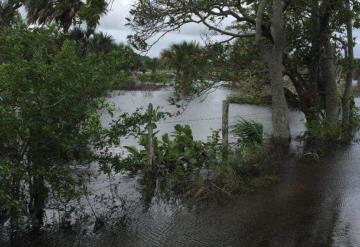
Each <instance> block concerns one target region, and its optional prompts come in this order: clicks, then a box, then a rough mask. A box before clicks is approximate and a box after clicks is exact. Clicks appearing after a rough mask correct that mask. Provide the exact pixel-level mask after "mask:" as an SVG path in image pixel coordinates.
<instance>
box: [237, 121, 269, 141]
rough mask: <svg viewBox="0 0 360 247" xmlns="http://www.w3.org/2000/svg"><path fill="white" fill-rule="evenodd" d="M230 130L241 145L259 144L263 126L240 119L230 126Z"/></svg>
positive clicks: (261, 138)
mask: <svg viewBox="0 0 360 247" xmlns="http://www.w3.org/2000/svg"><path fill="white" fill-rule="evenodd" d="M232 132H233V134H234V135H235V137H236V138H237V139H238V144H241V145H246V146H248V145H261V144H262V142H263V126H262V125H261V124H259V123H256V122H254V121H247V120H245V119H240V120H239V121H238V122H237V123H236V124H235V125H234V126H232Z"/></svg>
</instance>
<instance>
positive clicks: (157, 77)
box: [139, 73, 169, 84]
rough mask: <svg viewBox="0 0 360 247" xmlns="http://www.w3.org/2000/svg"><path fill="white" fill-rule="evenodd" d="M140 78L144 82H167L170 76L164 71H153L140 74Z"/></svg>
mask: <svg viewBox="0 0 360 247" xmlns="http://www.w3.org/2000/svg"><path fill="white" fill-rule="evenodd" d="M139 80H140V81H142V82H150V83H161V84H166V83H168V82H169V77H168V76H167V75H165V74H162V73H151V74H141V75H139Z"/></svg>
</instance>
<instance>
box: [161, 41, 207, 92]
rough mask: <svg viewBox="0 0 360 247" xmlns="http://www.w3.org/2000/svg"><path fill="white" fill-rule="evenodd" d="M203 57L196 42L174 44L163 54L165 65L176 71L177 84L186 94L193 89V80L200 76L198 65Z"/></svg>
mask: <svg viewBox="0 0 360 247" xmlns="http://www.w3.org/2000/svg"><path fill="white" fill-rule="evenodd" d="M201 57H202V49H201V47H200V46H199V44H198V43H196V42H186V41H184V42H182V43H180V44H173V45H172V46H171V47H170V48H169V49H166V50H164V51H162V53H161V58H162V59H163V61H164V62H165V64H167V65H168V66H169V68H171V69H174V70H175V71H176V82H178V83H179V84H180V86H181V88H182V90H183V92H184V93H186V94H188V93H189V91H190V89H191V82H192V80H193V79H196V78H195V77H196V76H197V75H198V73H197V72H198V67H197V65H200V64H201Z"/></svg>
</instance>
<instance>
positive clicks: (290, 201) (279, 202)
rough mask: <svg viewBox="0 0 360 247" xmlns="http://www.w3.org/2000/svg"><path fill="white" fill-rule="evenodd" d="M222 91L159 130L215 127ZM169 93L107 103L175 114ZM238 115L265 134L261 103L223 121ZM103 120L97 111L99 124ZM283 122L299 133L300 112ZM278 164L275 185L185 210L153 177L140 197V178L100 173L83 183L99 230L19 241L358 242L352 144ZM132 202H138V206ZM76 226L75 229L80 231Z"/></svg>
mask: <svg viewBox="0 0 360 247" xmlns="http://www.w3.org/2000/svg"><path fill="white" fill-rule="evenodd" d="M229 93H230V92H229V91H228V90H227V89H220V90H217V91H215V92H214V93H212V94H210V95H209V96H208V97H207V98H205V99H196V100H194V101H192V102H191V103H190V105H189V106H188V107H187V109H186V110H185V111H184V112H183V114H182V115H180V116H178V117H176V118H172V119H167V120H164V121H163V122H162V123H160V124H159V125H158V127H159V131H160V133H164V132H171V131H172V130H173V126H174V125H175V124H177V123H179V124H189V125H190V126H191V127H192V129H193V132H194V136H195V138H197V139H202V140H204V139H206V137H207V136H208V135H209V134H210V129H211V128H213V129H216V128H220V127H221V103H222V100H223V99H225V97H226V96H227V95H228V94H229ZM169 96H171V91H170V90H159V91H153V92H139V91H137V92H116V93H114V94H113V95H112V97H111V98H110V101H111V102H112V103H114V105H115V116H114V117H115V118H116V115H119V114H121V113H122V112H125V111H127V112H131V111H134V110H135V109H136V107H139V106H140V105H142V106H144V107H146V106H147V104H148V103H149V102H151V103H153V104H154V106H157V105H160V106H162V107H163V110H165V111H176V109H175V108H173V107H172V106H170V105H169V104H168V103H167V98H168V97H169ZM357 104H358V105H359V104H360V101H359V100H357ZM239 116H241V117H243V118H245V119H252V120H255V121H258V122H260V123H262V124H263V125H264V130H265V133H268V134H269V133H270V131H271V112H270V109H269V108H268V107H258V106H249V105H231V107H230V122H232V123H234V121H236V119H237V118H238V117H239ZM110 120H111V119H110V118H109V117H108V116H104V118H103V124H105V125H106V124H108V123H109V121H110ZM291 126H292V135H293V136H296V135H298V134H301V133H302V132H303V131H304V118H303V115H302V114H300V113H299V112H292V113H291ZM134 143H135V142H134V140H132V139H128V140H124V141H123V144H124V145H129V144H134ZM282 166H283V169H282V172H281V174H280V182H279V183H277V184H275V185H272V186H269V187H267V188H263V189H260V190H258V191H257V192H253V193H249V194H243V195H234V196H232V197H229V198H222V199H221V200H220V201H219V200H217V201H211V202H206V203H202V204H201V205H198V206H192V207H189V206H186V205H184V204H182V203H181V202H179V201H178V200H177V199H176V198H174V199H173V200H172V199H171V195H170V196H163V195H162V194H161V193H158V190H157V187H158V186H159V185H158V184H157V182H155V184H153V185H154V188H155V189H154V190H153V191H152V193H150V194H151V195H150V196H149V195H145V194H146V193H144V191H142V189H141V188H142V187H141V185H139V181H141V176H138V177H135V178H131V177H128V176H126V175H125V174H120V175H114V176H113V177H112V178H111V179H105V178H103V179H101V176H100V177H99V178H98V179H96V180H94V181H91V182H90V184H89V187H91V190H92V193H90V195H89V198H88V201H90V203H91V205H92V209H93V210H94V211H95V212H97V214H98V216H99V215H102V216H104V217H105V215H106V212H105V210H104V208H108V209H110V210H109V211H108V212H107V214H110V215H111V216H110V217H108V218H106V217H105V219H106V220H104V222H103V223H102V224H101V226H102V227H99V230H96V231H95V230H93V228H94V224H92V225H91V224H88V225H87V226H89V228H91V231H85V230H82V231H78V230H77V228H75V227H74V229H73V230H72V231H70V233H69V232H66V231H65V232H64V231H53V232H50V233H48V234H45V235H44V236H42V237H40V238H39V239H38V240H37V241H36V242H35V243H34V242H33V243H31V244H30V243H27V242H23V243H22V245H20V246H46V247H47V246H49V247H50V246H100V247H111V246H119V247H128V246H129V247H130V246H134V247H136V246H144V247H152V246H153V247H162V246H163V247H173V246H174V247H180V246H181V247H192V246H194V247H196V246H199V247H200V246H214V247H220V246H223V247H235V246H236V247H238V246H240V247H241V246H244V247H252V246H254V247H255V246H256V247H283V246H284V247H292V246H294V247H295V246H296V247H299V246H304V247H305V246H306V247H311V246H314V247H316V246H324V247H325V246H326V247H327V246H333V247H338V246H339V247H356V246H360V145H359V144H356V143H354V144H352V145H348V146H337V147H334V148H332V149H331V150H329V151H328V152H327V153H326V154H325V155H324V158H323V159H322V160H321V161H320V162H309V161H308V162H305V161H302V162H300V161H294V160H293V161H291V162H285V163H284V164H282ZM109 184H111V186H110V189H109V188H108V187H109ZM106 191H111V200H109V201H111V202H110V203H109V204H101V203H97V202H96V198H98V197H100V195H103V194H104V193H106ZM120 198H121V199H120ZM119 201H121V203H119ZM138 202H141V203H142V205H143V203H144V202H145V204H146V206H138V205H140V204H138ZM101 210H104V212H102V213H100V212H101ZM83 222H84V221H83ZM84 225H86V224H85V223H82V225H81V226H78V228H79V229H84V228H85V227H84ZM95 228H96V227H95ZM0 240H1V235H0ZM0 243H1V241H0Z"/></svg>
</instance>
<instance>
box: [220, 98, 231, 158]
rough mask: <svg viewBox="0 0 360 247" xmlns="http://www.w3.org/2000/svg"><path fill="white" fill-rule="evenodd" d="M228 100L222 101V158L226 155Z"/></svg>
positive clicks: (227, 143) (227, 144)
mask: <svg viewBox="0 0 360 247" xmlns="http://www.w3.org/2000/svg"><path fill="white" fill-rule="evenodd" d="M229 105H230V102H229V100H224V101H223V107H222V148H223V158H226V157H227V153H228V146H229Z"/></svg>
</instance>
